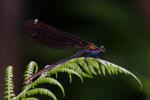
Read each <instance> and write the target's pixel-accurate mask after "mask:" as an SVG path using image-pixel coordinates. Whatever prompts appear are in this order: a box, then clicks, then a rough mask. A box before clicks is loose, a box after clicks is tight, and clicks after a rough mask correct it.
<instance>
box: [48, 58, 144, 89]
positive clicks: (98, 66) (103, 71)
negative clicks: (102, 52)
mask: <svg viewBox="0 0 150 100" xmlns="http://www.w3.org/2000/svg"><path fill="white" fill-rule="evenodd" d="M64 68H67V70H68V69H71V70H73V73H74V72H76V73H78V74H79V75H78V74H77V75H78V76H80V77H81V76H82V77H93V75H104V76H105V75H107V74H108V75H117V74H119V73H121V74H125V75H131V76H132V77H133V78H134V79H136V80H137V81H138V83H139V84H140V87H141V88H142V84H141V82H140V80H139V79H138V78H137V77H136V76H135V75H134V74H133V73H131V72H130V71H128V70H126V69H125V68H123V67H120V66H118V65H115V64H113V63H110V62H108V61H105V60H101V59H96V58H91V57H88V58H85V57H81V58H75V59H71V60H69V61H67V62H65V63H64V64H59V65H58V66H56V67H55V68H53V69H52V70H50V71H49V72H48V73H50V74H52V73H53V74H54V73H56V72H57V71H58V72H59V71H61V70H62V72H68V73H71V72H72V71H66V70H63V69H64ZM71 79H72V78H71Z"/></svg>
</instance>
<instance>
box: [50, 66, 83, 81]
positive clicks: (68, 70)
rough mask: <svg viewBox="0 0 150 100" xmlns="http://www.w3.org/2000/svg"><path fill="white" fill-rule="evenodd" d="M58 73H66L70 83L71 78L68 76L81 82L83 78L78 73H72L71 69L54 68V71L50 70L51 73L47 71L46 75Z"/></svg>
mask: <svg viewBox="0 0 150 100" xmlns="http://www.w3.org/2000/svg"><path fill="white" fill-rule="evenodd" d="M59 72H65V73H68V74H69V78H70V82H71V81H72V77H71V76H70V75H71V74H73V75H76V76H77V77H79V78H80V79H81V81H82V82H83V78H82V76H81V75H80V74H79V73H77V72H76V71H74V70H72V69H69V68H65V67H59V68H56V69H52V70H51V71H49V73H48V74H55V73H59Z"/></svg>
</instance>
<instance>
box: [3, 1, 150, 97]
mask: <svg viewBox="0 0 150 100" xmlns="http://www.w3.org/2000/svg"><path fill="white" fill-rule="evenodd" d="M0 4H1V7H2V9H1V17H0V19H1V23H0V37H1V38H0V43H1V45H0V48H1V49H0V50H1V51H0V53H1V55H0V56H1V58H0V62H1V63H0V64H1V69H0V71H1V72H0V75H1V82H3V80H4V69H5V68H6V66H7V65H12V66H14V73H15V81H14V82H15V91H16V93H19V92H20V91H21V86H22V82H23V79H22V76H23V71H24V70H25V67H26V65H27V64H28V63H29V61H31V60H34V61H36V62H37V63H38V64H39V66H40V68H42V67H44V66H45V65H46V64H51V63H54V62H56V61H58V60H60V59H64V58H66V57H69V56H70V55H72V54H74V53H75V52H76V50H74V49H64V50H57V49H51V48H47V47H44V46H42V45H40V44H38V43H36V42H35V41H33V40H32V39H31V38H30V37H29V36H28V34H27V32H26V31H25V29H24V22H25V21H26V20H28V19H35V18H37V19H39V20H41V21H44V22H45V23H47V24H49V25H52V26H55V27H58V28H60V29H62V30H64V31H66V32H69V33H71V34H74V35H77V36H79V37H80V38H82V39H84V40H87V41H91V42H93V43H94V44H96V45H97V46H100V45H104V46H105V48H106V52H105V54H103V55H102V56H101V58H102V59H105V60H107V61H110V62H112V63H115V64H117V65H120V66H123V67H124V68H126V69H128V70H130V71H131V72H133V73H135V75H137V76H138V77H139V78H140V80H141V81H142V84H143V90H142V91H141V90H140V89H139V86H138V84H137V82H136V81H134V80H132V78H131V77H127V76H122V75H119V76H112V77H111V76H106V77H103V76H98V77H95V78H94V79H85V80H84V83H83V84H82V83H81V82H80V80H79V79H78V78H76V77H75V78H74V80H73V83H71V84H70V83H69V79H67V78H68V77H67V76H66V75H61V76H60V78H59V80H60V81H61V83H62V84H63V86H64V88H65V90H66V97H65V98H64V99H63V97H62V95H61V92H60V91H59V90H57V88H56V89H53V90H54V91H53V92H54V93H56V95H57V97H58V99H59V100H62V99H63V100H150V6H149V5H150V1H148V0H2V1H1V2H0ZM3 87H4V86H3V83H1V94H2V93H3V92H2V91H3ZM1 97H2V96H1ZM43 99H44V98H43ZM45 100H46V98H45Z"/></svg>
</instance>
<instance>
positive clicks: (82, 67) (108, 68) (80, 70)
mask: <svg viewBox="0 0 150 100" xmlns="http://www.w3.org/2000/svg"><path fill="white" fill-rule="evenodd" d="M37 70H38V66H37V63H36V62H34V61H31V62H30V63H29V64H28V65H27V69H26V71H25V73H24V80H26V79H28V78H29V77H30V76H31V75H33V74H34V73H35V72H37ZM60 72H63V73H68V75H69V78H70V82H72V75H76V76H77V77H79V78H80V79H81V81H83V78H84V77H87V78H93V77H94V76H95V75H104V76H105V75H115V74H116V75H117V74H118V73H121V74H122V73H124V74H126V75H131V76H133V78H135V79H136V80H137V81H138V83H139V84H140V86H141V88H142V84H141V82H140V81H139V79H138V78H137V77H136V76H135V75H134V74H132V73H131V72H130V71H128V70H126V69H124V68H122V67H120V66H118V65H115V64H112V63H110V62H107V61H105V60H101V59H96V58H85V57H81V58H75V59H71V60H69V61H67V62H65V63H63V64H59V65H57V66H56V67H55V68H53V69H51V70H49V71H48V72H46V73H43V74H42V75H40V76H39V77H38V78H37V79H36V80H35V81H33V82H32V83H31V84H27V85H24V87H23V90H22V92H21V93H20V94H18V95H15V93H14V85H13V67H12V66H8V67H7V68H6V72H5V96H4V99H5V100H38V98H37V97H35V95H37V94H40V95H45V96H49V97H51V98H52V99H53V100H57V97H56V96H55V94H54V93H53V92H52V91H51V90H48V89H46V88H39V87H38V86H39V85H40V84H44V83H47V84H49V85H56V86H58V87H59V88H60V89H61V91H62V93H63V96H65V91H64V88H63V86H62V85H61V84H60V83H59V82H58V81H57V75H58V73H60ZM53 74H55V75H56V77H55V78H54V77H52V75H53Z"/></svg>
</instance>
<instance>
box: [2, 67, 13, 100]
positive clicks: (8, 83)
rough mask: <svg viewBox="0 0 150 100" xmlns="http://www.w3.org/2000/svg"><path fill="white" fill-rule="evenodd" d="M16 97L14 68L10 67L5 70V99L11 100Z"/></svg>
mask: <svg viewBox="0 0 150 100" xmlns="http://www.w3.org/2000/svg"><path fill="white" fill-rule="evenodd" d="M14 97H15V93H14V85H13V67H12V66H8V67H7V68H6V70H5V93H4V99H5V100H10V99H12V98H14Z"/></svg>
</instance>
